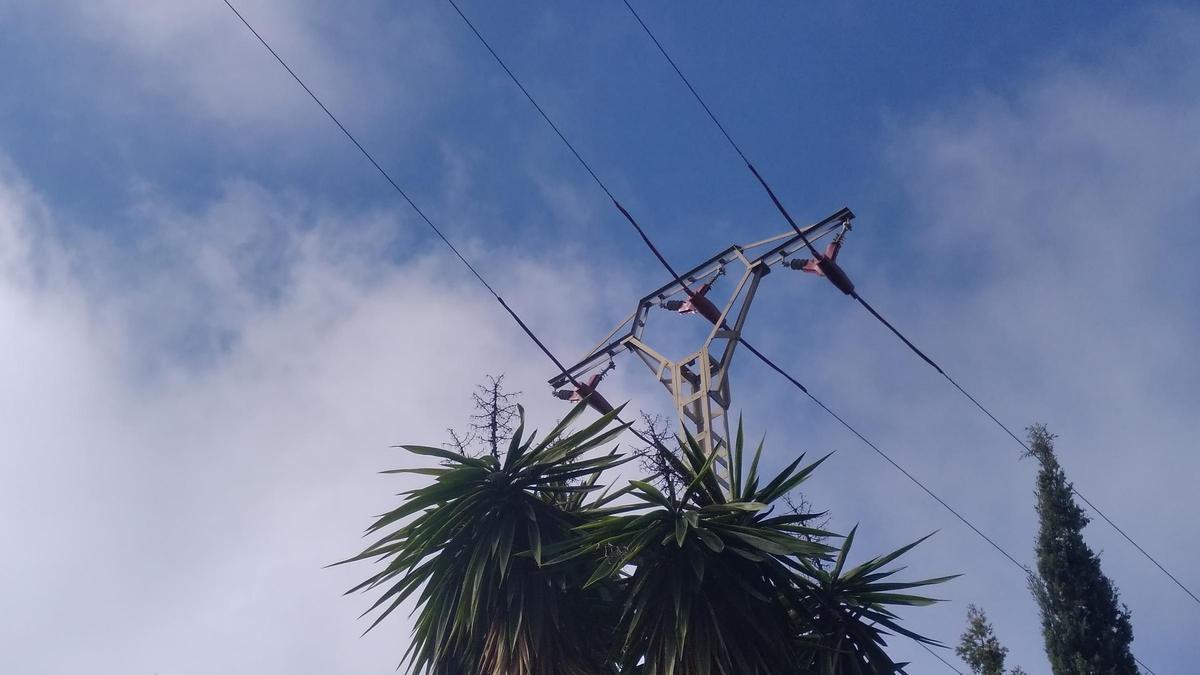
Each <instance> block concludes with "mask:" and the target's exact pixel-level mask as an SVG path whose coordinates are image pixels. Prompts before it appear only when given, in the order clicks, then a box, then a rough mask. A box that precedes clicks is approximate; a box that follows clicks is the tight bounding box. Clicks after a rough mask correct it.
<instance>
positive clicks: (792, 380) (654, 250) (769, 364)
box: [447, 0, 1032, 576]
mask: <svg viewBox="0 0 1200 675" xmlns="http://www.w3.org/2000/svg"><path fill="white" fill-rule="evenodd" d="M447 2H448V3H450V5H451V6H452V7H454V9H455V11H457V12H458V15H459V16H460V17H462V20H463V21H464V22H465V23H466V24H467V26H468V27H469V28H470V29H471V32H472V33H474V34H475V37H476V38H478V39H479V41H480V43H481V44H482V45H483V46H484V48H486V49H487V51H488V52H489V53H490V54H491V55H492V57H493V58H494V59H495V60H496V62H497V63H498V64H499V65H500V67H501V68H502V69H503V70H504V71H505V72H506V73H508V76H509V78H511V79H512V81H513V83H514V84H516V85H517V87H518V88H519V89H520V90H521V92H522V93H523V94H525V97H526V98H528V99H529V101H530V103H532V104H533V106H534V107H535V108H536V109H537V111H538V112H539V113H540V114H541V116H542V118H543V119H544V120H545V121H546V123H547V124H549V125H550V127H551V128H552V129H553V130H554V132H555V133H556V134H557V135H558V137H559V138H561V139H562V141H563V143H564V144H566V145H567V147H568V148H570V149H571V151H572V154H574V155H575V157H576V158H577V159H579V162H580V164H581V165H583V166H584V168H585V169H586V170H587V172H588V174H590V175H591V176H592V178H593V179H594V180H595V181H596V183H597V184H598V185H599V186H600V188H601V189H602V190H603V191H604V192H605V194H607V195H609V197H610V198H611V199H612V201H613V204H615V205H616V207H617V209H618V210H620V212H621V215H622V216H624V217H625V219H626V220H627V221H629V223H630V224H631V225H632V226H633V227H634V228H635V229H636V230H637V233H638V234H639V235H640V236H641V238H642V241H644V242H645V244H646V246H647V247H648V248H649V249H650V251H651V252H652V253H653V254H654V256H655V257H656V258H658V260H659V262H660V263H662V265H663V267H665V268H666V269H667V271H668V272H669V273H670V274H671V276H672V277H674V278H675V281H676V282H677V283H679V284H680V285H681V286H683V287H684V288H685V289H686V288H687V284H686V283H685V282H684V281H683V278H682V277H680V275H679V273H678V272H676V271H675V268H674V267H673V266H672V265H671V263H670V262H669V261H667V259H666V257H665V256H663V254H662V252H661V251H660V250H659V249H658V247H657V246H656V245H655V244H654V242H653V241H652V240H651V239H650V237H649V236H648V235H647V234H646V231H645V230H644V229H643V228H642V227H641V226H640V225H639V224H638V223H637V220H636V219H634V217H633V216H632V215H631V214H630V213H629V211H628V210H626V209H625V207H624V206H622V205H621V204H620V202H619V201H617V200H616V198H615V197H613V196H612V193H611V192H610V191H609V190H608V188H607V187H606V186H605V185H604V182H603V181H602V180H601V179H600V178H599V176H597V175H596V173H595V172H594V171H592V170H591V167H590V166H589V165H588V164H587V161H586V160H584V159H583V157H582V156H581V155H580V154H579V152H578V151H576V150H575V148H574V146H573V145H572V144H571V143H570V141H568V140H567V138H566V136H565V135H563V133H562V132H561V131H560V130H559V128H558V126H557V125H556V124H555V123H554V121H553V120H551V119H550V117H549V115H547V114H546V112H545V110H543V109H542V107H541V106H540V105H538V103H537V101H536V100H535V99H534V98H533V96H532V95H531V94H530V93H529V90H528V89H526V88H525V86H524V85H522V84H521V81H520V80H519V79H518V78H517V76H516V75H515V74H514V73H513V71H512V70H511V69H509V67H508V66H507V65H506V64H505V63H504V60H503V59H501V58H500V56H499V55H498V54H497V53H496V51H495V50H494V49H492V47H491V45H490V44H489V43H488V41H487V40H486V39H485V38H484V37H483V35H482V34H481V33H480V32H479V30H478V29H477V28H476V27H475V25H474V23H472V22H471V20H470V19H469V18H468V17H467V15H466V14H464V13H463V11H462V9H461V8H460V7H459V6H458V4H457V3H456V2H455V0H447ZM739 342H740V343H741V344H742V345H744V346H745V347H746V348H747V349H748V350H749V351H750V352H751V353H753V354H754V355H755V356H756V357H758V359H759V360H761V361H762V362H763V363H764V364H766V365H767V367H769V368H771V369H772V370H774V371H775V372H776V373H779V374H780V375H782V376H783V377H785V378H786V379H787V380H788V382H790V383H791V384H792V385H793V386H794V387H796V388H797V389H799V390H800V391H801V392H803V393H804V394H805V395H807V396H808V397H809V398H810V399H812V401H813V402H814V403H816V404H817V405H818V406H819V407H820V408H821V409H822V410H824V411H825V412H826V413H828V414H829V415H830V416H831V417H833V418H834V419H835V420H837V422H839V423H840V424H841V425H842V426H843V427H845V428H846V429H847V430H849V431H850V432H851V433H852V434H854V435H855V436H857V437H858V438H859V439H860V440H862V441H863V442H864V443H866V444H867V446H868V447H870V448H871V449H872V450H874V451H875V452H876V453H878V454H879V456H881V457H882V458H883V459H884V460H886V461H887V462H888V463H889V464H891V465H892V466H893V467H894V468H895V469H897V470H898V471H900V472H901V473H902V474H903V475H904V476H905V477H906V478H908V479H909V480H910V481H912V482H913V483H914V484H915V485H917V486H918V487H919V488H921V489H922V490H923V491H925V493H926V494H928V495H929V496H930V497H932V498H933V499H934V500H935V501H937V502H938V503H939V504H941V505H942V507H944V508H945V509H946V510H948V511H949V512H950V513H952V514H953V515H954V516H955V517H956V518H958V519H959V520H960V521H962V523H963V524H965V525H966V526H967V527H969V528H970V529H971V530H972V531H974V532H975V533H976V534H978V535H979V536H980V537H982V538H983V539H984V540H985V541H986V542H987V543H988V544H990V545H991V546H992V547H993V548H995V549H996V550H997V551H999V552H1000V553H1001V554H1002V555H1003V556H1004V557H1006V558H1007V559H1008V560H1009V561H1010V562H1012V563H1013V564H1014V565H1016V566H1017V567H1018V568H1019V569H1020V570H1021V571H1022V572H1024V573H1025V574H1026V575H1027V576H1028V575H1031V574H1032V571H1031V570H1030V569H1029V567H1028V566H1026V565H1024V564H1022V563H1020V562H1019V561H1018V560H1017V559H1016V558H1015V557H1013V556H1012V555H1011V554H1009V553H1008V552H1007V551H1005V550H1004V548H1003V547H1002V546H1000V545H999V544H997V543H996V542H995V541H994V540H993V539H991V538H990V537H988V536H987V535H986V534H984V533H983V531H982V530H980V529H979V528H978V527H976V526H975V525H974V524H973V523H972V522H971V521H970V520H968V519H967V518H966V517H965V516H963V515H962V514H961V513H959V512H958V511H957V510H956V509H954V508H953V507H952V506H950V505H949V504H948V503H947V502H946V501H945V500H944V499H942V498H941V497H939V496H938V495H937V494H936V493H934V492H933V491H932V490H931V489H930V488H928V487H927V486H926V485H925V484H924V483H922V482H921V481H920V480H919V479H917V478H916V477H915V476H913V475H912V474H911V473H910V472H909V471H907V470H906V469H904V467H902V466H901V465H900V464H899V463H898V462H896V461H895V460H894V459H892V458H891V457H890V456H889V455H888V454H887V453H885V452H884V451H883V450H882V449H880V448H879V446H877V445H875V444H874V443H872V442H871V441H870V440H868V439H867V437H866V436H864V435H863V434H861V433H860V432H859V431H858V430H857V429H855V428H854V427H853V426H851V425H850V423H848V422H847V421H846V420H845V419H843V418H842V417H841V416H840V415H838V414H837V413H835V412H834V411H833V410H832V409H831V408H830V407H829V406H827V405H825V403H823V402H822V401H821V400H820V399H818V398H817V397H816V396H815V395H813V393H812V392H811V391H809V390H808V388H807V387H805V386H804V385H803V384H801V383H800V381H799V380H797V379H796V378H795V377H794V376H793V375H791V374H790V373H788V372H787V371H786V370H784V369H783V368H782V367H781V366H779V365H778V364H776V363H775V362H774V361H772V360H771V359H770V358H768V357H767V356H766V355H765V354H763V353H762V352H761V351H759V350H758V349H757V348H755V347H754V346H753V345H751V344H750V343H749V342H748V341H747V340H745V338H739Z"/></svg>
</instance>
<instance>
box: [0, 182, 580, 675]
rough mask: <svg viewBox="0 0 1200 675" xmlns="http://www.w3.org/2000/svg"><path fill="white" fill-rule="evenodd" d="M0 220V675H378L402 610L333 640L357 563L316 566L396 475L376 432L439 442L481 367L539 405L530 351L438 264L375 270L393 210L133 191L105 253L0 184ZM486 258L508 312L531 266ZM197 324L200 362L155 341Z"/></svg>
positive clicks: (422, 260) (539, 374)
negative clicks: (136, 195)
mask: <svg viewBox="0 0 1200 675" xmlns="http://www.w3.org/2000/svg"><path fill="white" fill-rule="evenodd" d="M0 216H2V217H0V241H3V242H4V244H5V245H4V246H3V248H2V249H0V250H3V251H4V253H5V257H4V259H3V261H2V262H3V264H2V266H0V327H2V329H0V354H3V356H2V357H0V372H2V373H3V375H4V377H3V378H2V380H0V382H2V384H0V409H3V410H4V411H5V415H4V417H5V444H4V446H5V449H4V452H3V453H2V458H3V459H2V461H3V468H2V471H0V481H2V484H0V514H2V515H0V521H2V526H0V529H2V530H3V531H4V532H5V534H6V545H5V547H4V548H5V554H4V555H3V556H0V571H2V573H3V574H4V576H5V578H7V579H9V580H10V590H9V592H7V593H6V601H5V606H6V618H5V620H4V624H5V627H4V629H3V630H0V653H3V654H4V656H3V664H4V670H6V671H8V672H22V673H62V672H76V671H80V670H90V671H99V672H114V673H116V672H156V671H157V672H162V673H168V672H170V673H211V672H224V673H251V672H264V671H266V672H297V673H302V672H311V673H327V672H383V671H385V670H388V669H390V668H392V667H393V666H394V665H395V664H396V662H397V661H398V659H399V656H400V654H401V653H402V651H403V650H402V649H399V648H398V647H397V645H400V644H403V643H404V640H405V639H406V631H405V629H404V620H403V619H397V620H393V621H391V622H389V624H387V625H385V626H384V627H382V629H381V630H380V631H379V632H378V633H376V634H373V635H372V636H370V637H368V638H365V639H362V640H359V639H358V637H357V635H358V632H360V631H361V630H362V629H363V628H364V627H365V624H363V623H361V622H356V621H355V616H356V614H357V612H358V611H361V609H363V608H364V607H365V605H364V599H361V598H355V599H345V598H341V597H340V595H339V594H340V592H341V591H342V590H344V589H345V588H347V587H349V586H350V585H351V584H352V583H353V582H354V581H356V580H357V579H359V578H360V577H362V576H364V575H365V574H366V571H367V570H366V569H365V568H364V567H362V566H360V567H358V568H354V569H345V568H339V569H336V570H324V569H322V566H323V565H325V564H327V563H329V562H331V561H333V560H336V559H338V558H339V557H341V556H345V555H347V554H350V553H353V552H354V551H355V550H356V549H357V548H358V547H359V546H360V545H361V543H362V542H361V541H360V540H359V539H358V534H357V533H358V532H359V531H360V528H361V527H363V526H365V525H366V524H367V523H368V521H369V518H370V516H371V515H372V514H375V513H378V512H380V511H381V510H382V509H384V508H385V507H386V506H387V505H388V504H389V503H390V502H391V501H392V499H393V497H391V496H390V495H391V494H393V493H394V492H396V491H398V490H399V489H400V487H401V485H402V483H401V482H400V481H398V480H397V479H395V478H383V477H378V476H376V475H375V472H376V471H378V470H381V469H384V468H390V467H392V466H394V465H396V464H398V463H403V462H407V461H410V460H408V459H407V458H403V457H401V456H400V455H399V454H398V453H397V452H396V451H393V450H389V449H388V447H387V446H389V445H390V444H392V443H396V442H403V441H410V442H411V441H420V442H432V443H436V442H439V440H440V439H442V438H443V436H444V434H443V430H444V428H445V427H447V426H451V425H460V424H461V423H462V421H463V418H464V416H465V413H466V412H467V409H466V406H467V395H468V393H469V391H470V388H471V386H472V385H473V383H474V382H476V381H477V380H478V379H479V378H480V377H481V376H482V374H483V373H485V372H497V371H503V372H506V373H507V374H508V375H509V377H510V378H511V383H512V385H513V386H514V387H515V388H518V389H523V390H525V391H526V392H528V397H529V398H530V399H531V402H537V401H540V400H542V399H541V398H540V397H542V396H544V395H545V391H544V390H545V385H544V378H545V377H546V376H548V375H549V374H550V372H549V368H548V367H547V364H546V363H545V362H544V361H543V360H542V359H541V356H540V355H538V354H536V353H535V352H533V351H532V350H531V348H530V347H529V346H528V344H527V343H526V341H525V340H524V338H523V336H521V335H520V334H519V333H518V332H517V331H516V329H515V328H513V327H512V325H511V324H510V323H509V321H508V319H507V318H506V317H504V316H503V314H501V313H500V312H499V310H498V309H497V308H496V306H495V304H494V303H493V302H492V301H491V300H490V299H489V298H488V297H487V296H485V295H484V294H482V293H481V292H480V291H478V290H477V289H476V287H475V286H473V285H470V284H468V283H467V282H466V281H465V280H464V277H463V276H462V275H460V274H459V273H458V270H457V268H454V267H450V263H449V262H448V260H447V259H446V257H445V256H443V255H442V254H441V253H440V252H437V253H432V254H431V253H424V252H421V251H418V252H415V253H412V254H411V255H409V256H408V257H407V258H406V259H404V260H403V261H402V262H400V263H395V264H394V263H393V262H390V261H389V260H388V259H387V256H386V255H385V252H386V251H387V250H388V245H389V243H393V242H394V241H395V240H397V239H396V238H395V237H394V236H393V235H391V234H390V233H389V231H394V230H395V229H396V228H397V227H399V228H400V229H401V230H402V229H403V226H402V225H401V226H398V225H397V223H396V218H395V216H391V215H387V214H384V215H380V214H367V215H361V214H359V215H353V214H351V215H344V214H342V215H339V214H335V213H329V212H324V213H323V212H322V211H321V209H320V208H317V207H314V206H313V205H311V204H307V203H305V202H304V201H303V200H301V199H299V198H296V197H294V196H292V197H288V196H279V195H272V194H270V193H267V192H264V191H262V190H261V189H260V188H257V187H255V186H252V185H248V184H236V183H235V184H231V186H230V187H229V189H228V190H227V191H226V193H225V195H224V196H223V197H222V199H221V200H219V201H218V202H217V203H215V204H212V205H210V206H209V207H207V208H204V209H202V210H201V211H200V212H198V213H192V214H189V213H185V212H181V211H178V210H175V209H172V208H170V207H168V206H164V205H162V204H161V203H154V202H150V203H148V204H147V205H146V206H145V208H144V209H143V210H142V217H144V218H146V219H147V223H148V224H152V225H153V227H152V228H151V229H152V231H153V232H155V234H154V235H152V236H149V237H148V238H147V239H146V240H145V241H144V242H142V243H141V245H140V246H139V247H138V248H137V249H136V251H135V252H132V253H130V252H128V251H127V252H126V253H125V254H123V255H118V254H117V253H115V252H114V251H113V250H112V249H111V248H108V247H106V246H105V245H102V244H100V243H97V242H92V243H88V244H82V243H79V242H73V243H63V242H57V243H54V242H53V240H52V239H50V240H47V237H48V236H49V235H47V234H46V231H47V230H48V229H51V228H50V223H49V222H47V220H46V219H47V218H49V217H50V216H49V215H48V214H47V210H46V209H45V207H43V206H41V205H39V204H38V201H37V196H36V194H35V193H34V192H33V191H32V190H30V189H29V188H28V187H26V186H23V185H22V184H21V183H20V180H19V178H17V177H14V176H12V175H8V176H6V177H5V180H4V181H2V182H0ZM39 240H41V241H47V242H48V243H46V244H44V245H43V247H42V248H43V249H46V250H47V253H46V255H43V256H41V259H44V260H45V259H54V260H56V261H58V262H56V263H55V268H56V269H57V272H56V273H55V274H53V275H50V274H45V273H39V274H34V273H33V271H34V265H33V262H34V260H35V258H34V257H33V255H32V252H33V251H34V250H35V248H36V247H35V246H34V244H33V243H34V242H36V241H39ZM398 240H399V241H408V239H407V237H406V236H405V235H402V236H401V237H400V238H399V239H398ZM505 255H506V254H505V253H504V252H493V253H492V255H491V257H490V264H491V265H495V266H496V268H499V269H506V270H508V271H509V272H510V273H508V274H505V275H503V276H504V277H505V280H504V285H505V290H507V291H508V293H507V295H508V299H509V302H510V303H512V304H513V305H514V306H517V307H522V306H524V305H526V304H530V303H528V300H529V298H531V297H533V296H537V297H543V296H544V295H545V291H546V290H547V289H548V288H549V287H550V286H551V285H552V284H551V283H550V282H551V281H553V280H554V279H556V276H557V275H555V274H554V273H553V272H552V271H549V270H547V269H545V266H544V265H542V264H540V263H536V262H533V261H523V262H518V263H515V264H513V263H511V261H508V260H506V258H505ZM38 266H39V267H41V268H43V269H46V268H47V265H45V264H42V263H39V264H38ZM264 280H265V281H264ZM559 285H560V286H562V284H559ZM264 289H266V290H265V291H264ZM569 291H570V289H569V287H568V288H565V289H564V290H563V291H561V294H562V295H560V296H559V300H562V299H563V298H565V297H566V294H568V293H569ZM554 295H555V294H553V293H551V299H552V300H553V299H554ZM573 304H574V305H575V306H576V307H578V308H579V309H580V311H584V312H587V311H589V310H588V308H587V301H586V300H585V301H583V302H581V301H580V300H579V299H575V300H573ZM528 318H529V320H530V321H531V323H533V324H534V325H535V326H538V327H539V328H540V327H543V326H547V325H548V324H547V323H546V322H544V316H542V315H541V314H540V313H539V312H536V311H535V312H531V313H530V314H529V317H528ZM214 327H217V328H219V329H220V330H219V331H217V332H219V333H220V334H221V335H224V336H225V339H224V340H223V341H221V342H220V348H219V349H216V350H213V351H212V352H211V353H209V354H207V355H206V356H205V358H204V359H197V358H196V356H195V354H194V353H193V352H194V351H195V350H194V349H193V347H194V343H189V342H188V341H187V340H162V339H158V337H156V336H159V335H174V336H183V337H186V336H190V335H197V334H204V333H205V332H206V331H213V330H215V328H214ZM147 333H148V334H149V336H150V337H147ZM574 333H575V329H574V328H572V327H571V326H558V327H555V328H553V329H552V330H548V331H547V339H549V340H550V341H551V342H552V343H553V342H556V341H564V340H571V341H575V340H576V335H574ZM545 400H546V401H553V399H549V398H548V397H547V398H546V399H545ZM536 407H537V408H538V409H539V411H535V421H536V418H537V417H540V421H541V423H542V424H543V425H544V423H545V422H546V421H547V417H548V416H551V415H554V414H556V413H557V412H560V409H559V408H558V407H556V405H554V404H551V405H546V406H540V405H539V406H536Z"/></svg>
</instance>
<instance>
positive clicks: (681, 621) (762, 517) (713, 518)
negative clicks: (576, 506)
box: [555, 428, 833, 675]
mask: <svg viewBox="0 0 1200 675" xmlns="http://www.w3.org/2000/svg"><path fill="white" fill-rule="evenodd" d="M742 448H743V438H742V433H741V429H740V428H739V432H738V437H737V442H736V444H735V447H734V448H733V452H732V455H733V456H732V463H731V467H732V471H731V475H730V477H729V485H728V486H723V485H722V484H721V482H720V481H719V480H718V478H717V475H716V473H715V471H714V465H715V461H716V457H715V456H710V457H705V456H704V455H703V453H702V451H701V450H700V448H699V446H698V445H697V444H696V442H695V440H694V439H692V438H690V437H688V438H686V439H685V440H684V441H683V443H682V444H681V450H682V452H681V455H682V457H681V458H678V459H675V460H673V465H674V469H675V470H676V471H678V473H679V477H680V478H681V479H682V484H683V485H685V486H686V487H685V488H684V489H683V491H682V493H681V494H679V495H677V496H676V497H675V498H674V499H672V498H670V497H668V496H666V495H664V494H663V493H662V492H661V491H659V490H658V489H657V488H655V487H654V486H653V485H651V484H650V483H647V482H643V481H632V482H631V485H632V486H633V494H634V495H635V496H636V497H637V499H638V500H639V502H640V506H641V507H643V508H642V509H641V511H640V512H634V513H627V514H617V515H609V516H606V517H603V518H598V519H594V520H592V521H591V522H589V523H587V524H584V525H581V526H579V527H577V528H576V531H577V532H579V533H580V535H581V536H580V538H579V539H578V540H576V541H570V542H566V543H564V544H563V545H562V547H563V548H566V549H569V551H568V552H566V553H564V554H563V555H562V556H561V557H559V558H557V559H556V560H555V562H565V561H570V560H572V559H573V558H574V557H575V556H581V555H595V554H597V553H599V552H600V551H602V550H604V549H610V550H611V549H615V550H617V551H619V552H620V555H610V556H608V557H607V558H606V559H605V560H604V561H603V562H601V564H600V565H598V566H597V567H596V570H595V571H594V573H593V574H592V576H591V578H590V579H589V580H588V583H589V584H595V583H602V582H605V581H608V580H611V579H613V578H614V577H617V576H619V575H621V574H622V572H623V571H628V576H627V577H625V578H624V579H623V581H622V587H621V592H622V595H623V596H624V602H623V604H622V608H621V609H622V612H621V623H620V633H621V634H620V636H619V639H620V641H621V642H620V645H619V652H618V658H619V662H620V664H621V667H622V671H623V672H628V673H643V674H644V675H673V674H675V673H678V674H680V675H708V674H709V673H712V674H713V675H756V674H762V675H766V674H768V673H771V674H775V673H784V672H794V671H795V668H796V665H797V664H798V663H800V662H801V661H802V660H803V657H804V654H803V653H802V651H801V650H802V649H803V648H804V645H803V644H802V643H801V642H800V641H798V640H796V639H795V635H794V633H793V632H792V630H791V627H792V619H791V617H792V616H793V615H794V614H795V612H796V611H797V610H798V609H799V607H797V606H796V605H795V602H796V598H795V597H794V596H795V593H794V590H795V586H794V584H793V576H794V575H793V572H792V571H791V570H790V569H789V568H788V567H787V566H785V565H783V564H781V563H780V562H779V559H780V558H785V557H801V558H820V557H823V556H825V555H827V553H829V552H830V551H832V550H833V549H831V548H829V547H828V546H825V545H824V544H820V543H816V542H814V541H811V540H808V539H806V538H804V537H803V535H817V536H829V533H827V532H823V531H820V530H815V529H811V528H808V527H805V526H804V525H803V522H804V521H806V520H809V519H811V518H814V517H817V516H816V515H806V514H790V515H781V516H772V515H771V508H770V506H771V504H772V503H774V502H775V501H776V500H778V499H780V498H781V497H782V496H783V495H785V494H787V493H788V492H789V491H790V490H792V489H794V488H795V487H796V486H798V485H799V484H800V483H801V482H803V481H804V479H805V478H807V477H808V475H809V474H810V473H811V472H812V471H813V470H814V469H815V468H816V467H817V466H818V465H819V464H820V463H821V462H822V461H824V459H822V460H818V461H816V462H814V463H812V464H809V465H808V466H805V467H803V468H800V465H801V463H802V461H803V457H801V458H799V459H797V460H796V461H794V462H792V463H791V465H789V466H788V467H787V468H785V469H784V470H783V471H782V472H780V473H779V474H778V475H777V476H776V477H775V478H774V479H772V480H770V481H769V482H767V483H766V484H765V485H760V480H759V476H758V463H759V460H760V458H761V451H762V446H761V445H760V446H759V448H758V450H757V451H756V452H755V454H754V459H753V462H752V463H751V465H750V468H749V470H748V471H747V472H746V473H745V474H744V475H743V471H742V466H743V462H742V454H743V453H742Z"/></svg>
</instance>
